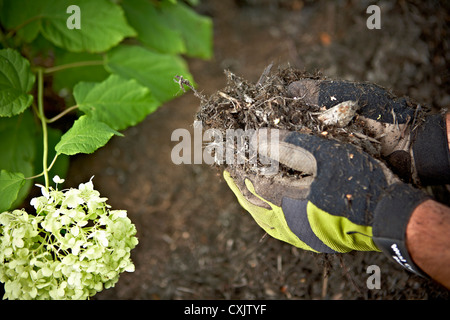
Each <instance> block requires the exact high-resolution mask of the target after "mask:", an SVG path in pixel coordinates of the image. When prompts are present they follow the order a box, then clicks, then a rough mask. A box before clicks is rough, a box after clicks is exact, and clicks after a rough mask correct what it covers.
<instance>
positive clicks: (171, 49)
mask: <svg viewBox="0 0 450 320" xmlns="http://www.w3.org/2000/svg"><path fill="white" fill-rule="evenodd" d="M122 7H123V9H124V11H125V15H126V16H127V19H128V21H129V22H130V25H131V26H132V27H133V28H134V29H135V30H136V31H137V37H138V39H139V40H140V41H141V42H142V43H143V44H145V45H147V46H149V47H151V48H153V49H155V50H157V51H159V52H162V53H171V54H179V53H185V52H186V46H185V43H184V40H183V38H182V36H181V34H180V32H178V31H177V30H174V29H172V28H170V27H169V26H168V25H167V20H166V19H165V17H164V16H163V15H162V14H161V8H160V7H157V5H156V4H155V3H152V2H150V1H146V0H129V1H126V2H124V3H123V4H122Z"/></svg>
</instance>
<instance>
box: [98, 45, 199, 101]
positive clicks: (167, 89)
mask: <svg viewBox="0 0 450 320" xmlns="http://www.w3.org/2000/svg"><path fill="white" fill-rule="evenodd" d="M106 61H107V62H106V69H107V70H109V71H110V72H112V73H115V74H118V75H120V76H122V77H124V78H127V79H136V80H137V81H138V82H139V83H140V84H142V85H144V86H146V87H147V88H149V89H150V91H151V93H152V94H153V96H154V97H155V98H156V99H157V100H159V101H160V102H166V101H169V100H171V99H173V98H175V97H176V96H177V95H179V94H180V93H182V91H181V89H180V86H179V85H178V84H177V83H175V82H174V77H175V76H177V75H181V76H183V77H184V78H185V79H188V80H189V81H190V82H191V83H193V79H192V75H191V74H190V73H189V71H188V66H187V64H186V62H185V61H184V60H183V59H181V58H180V57H177V56H173V55H168V54H161V53H157V52H154V51H151V50H148V49H145V48H142V47H138V46H126V45H119V46H118V47H116V48H114V49H112V50H111V51H109V52H108V53H107V58H106Z"/></svg>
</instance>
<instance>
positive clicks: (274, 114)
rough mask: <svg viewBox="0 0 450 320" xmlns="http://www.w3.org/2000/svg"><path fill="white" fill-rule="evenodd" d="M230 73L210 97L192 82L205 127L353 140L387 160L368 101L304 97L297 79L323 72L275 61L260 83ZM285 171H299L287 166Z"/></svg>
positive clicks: (307, 77) (200, 119)
mask: <svg viewBox="0 0 450 320" xmlns="http://www.w3.org/2000/svg"><path fill="white" fill-rule="evenodd" d="M225 74H226V76H227V86H226V87H225V88H223V89H222V90H219V91H217V92H215V93H214V94H212V95H211V96H210V97H204V96H202V95H201V94H199V93H198V92H197V91H195V89H193V88H192V87H191V88H192V89H193V90H194V93H195V94H196V95H197V96H198V97H199V98H200V100H201V104H200V110H199V111H198V113H197V115H196V120H198V121H201V123H202V126H203V128H204V129H205V130H206V129H210V128H212V129H216V130H220V131H221V132H222V133H223V136H224V137H225V136H226V130H227V129H234V130H237V129H242V130H249V129H254V130H256V129H260V128H276V129H280V130H281V129H283V130H289V131H298V132H302V133H308V134H313V135H319V136H322V137H324V138H326V139H335V140H337V141H340V142H342V143H350V144H352V145H354V146H356V147H358V148H360V149H362V150H363V151H365V152H367V153H368V154H370V155H371V156H372V157H374V158H377V159H380V160H381V154H380V151H381V144H380V141H379V140H377V138H376V137H374V136H373V134H372V133H371V132H369V130H368V128H367V125H366V124H365V123H364V122H363V121H362V120H360V119H359V111H360V109H361V107H363V106H364V105H363V104H364V102H362V103H361V101H352V100H349V101H344V102H341V103H336V105H334V106H333V107H331V108H330V107H328V108H326V107H325V106H323V105H319V104H318V103H312V102H311V99H308V97H307V95H306V94H304V95H300V96H299V90H298V88H297V87H296V84H297V83H296V81H299V80H304V79H310V80H325V79H326V78H325V77H323V76H322V75H321V74H320V73H315V74H311V73H308V72H304V71H300V70H297V69H294V68H292V67H287V68H279V69H278V70H276V71H273V72H272V65H269V66H268V67H267V68H266V69H265V70H264V72H263V73H262V75H261V77H260V78H259V80H258V81H257V82H256V83H252V82H249V81H247V80H245V79H243V78H241V77H239V76H237V75H235V74H233V73H231V72H230V71H225ZM185 84H186V83H185ZM225 165H226V164H225ZM257 165H261V164H257ZM244 168H245V169H246V170H252V171H255V170H253V169H254V164H253V165H251V166H250V165H246V164H244ZM282 171H283V170H282ZM284 173H285V174H286V173H288V174H295V173H293V172H292V170H290V169H287V168H284ZM282 174H283V172H282ZM297 174H298V173H297ZM300 174H301V173H300Z"/></svg>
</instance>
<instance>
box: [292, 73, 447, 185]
mask: <svg viewBox="0 0 450 320" xmlns="http://www.w3.org/2000/svg"><path fill="white" fill-rule="evenodd" d="M288 92H289V94H290V95H291V96H292V97H298V98H302V99H304V101H305V102H306V103H308V104H312V105H318V106H320V107H322V106H325V107H326V108H327V109H329V108H331V107H333V106H335V105H337V104H338V103H341V102H343V101H348V100H351V101H357V102H358V105H359V106H360V107H361V109H360V110H359V117H358V119H357V120H358V121H363V123H364V124H365V125H366V126H367V129H368V130H369V132H371V133H372V134H373V136H375V137H378V138H379V140H380V142H381V153H382V155H383V156H384V158H385V159H386V161H387V162H388V164H389V166H390V168H391V169H392V170H393V171H394V172H395V173H396V174H397V175H399V176H400V177H401V178H402V179H404V180H406V181H414V182H415V183H416V184H419V185H435V184H447V183H450V153H449V147H448V140H447V130H446V120H445V116H443V115H440V114H436V115H428V116H426V117H425V118H423V119H421V118H420V117H417V115H420V113H421V112H420V110H417V111H419V112H417V113H416V108H415V107H413V104H412V103H411V102H410V101H408V99H406V98H398V97H395V96H393V95H392V94H390V93H389V92H387V91H386V90H384V89H383V88H381V87H379V86H377V85H374V84H370V83H355V82H349V81H332V80H312V79H303V80H299V81H295V82H293V83H291V84H290V85H289V88H288ZM422 111H423V110H422ZM449 121H450V120H449Z"/></svg>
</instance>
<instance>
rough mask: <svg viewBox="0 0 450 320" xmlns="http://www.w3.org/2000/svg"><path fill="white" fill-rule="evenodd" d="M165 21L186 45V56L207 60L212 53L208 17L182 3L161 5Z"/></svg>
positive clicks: (210, 21)
mask: <svg viewBox="0 0 450 320" xmlns="http://www.w3.org/2000/svg"><path fill="white" fill-rule="evenodd" d="M162 8H163V12H164V17H165V19H166V20H165V21H166V22H167V25H168V26H170V28H171V29H174V30H177V31H178V32H179V33H180V34H181V37H182V38H183V40H184V43H185V45H186V52H185V53H186V55H188V56H191V57H198V58H203V59H209V58H211V56H212V52H213V49H212V48H213V28H212V20H211V19H210V18H209V17H206V16H202V15H199V14H198V13H196V12H195V11H194V10H192V9H191V8H189V7H188V6H187V5H185V4H183V3H182V2H178V3H177V4H171V3H167V2H165V3H162Z"/></svg>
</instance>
